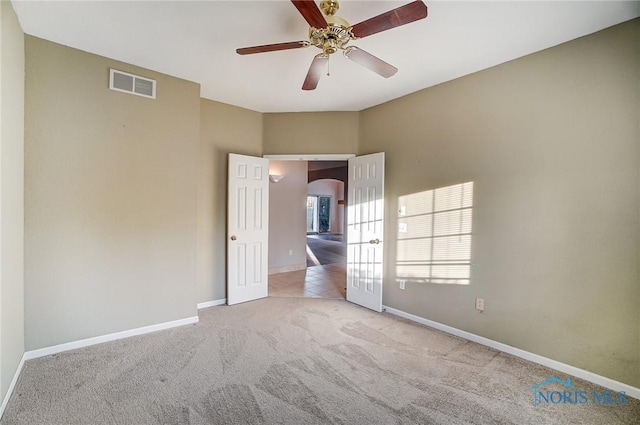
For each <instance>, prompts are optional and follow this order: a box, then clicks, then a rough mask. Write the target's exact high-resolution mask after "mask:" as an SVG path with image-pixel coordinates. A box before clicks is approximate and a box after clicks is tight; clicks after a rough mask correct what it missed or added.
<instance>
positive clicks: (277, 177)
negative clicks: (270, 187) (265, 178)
mask: <svg viewBox="0 0 640 425" xmlns="http://www.w3.org/2000/svg"><path fill="white" fill-rule="evenodd" d="M283 178H284V176H281V175H278V174H269V180H271V181H272V182H274V183H278V182H279V181H280V180H282V179H283Z"/></svg>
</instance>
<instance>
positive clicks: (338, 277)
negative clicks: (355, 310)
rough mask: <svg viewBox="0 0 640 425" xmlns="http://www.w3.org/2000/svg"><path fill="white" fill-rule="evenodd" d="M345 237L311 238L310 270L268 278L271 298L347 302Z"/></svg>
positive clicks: (309, 241) (309, 252)
mask: <svg viewBox="0 0 640 425" xmlns="http://www.w3.org/2000/svg"><path fill="white" fill-rule="evenodd" d="M343 239H344V238H343V236H342V235H308V236H307V269H306V270H298V271H293V272H287V273H278V274H272V275H270V276H269V296H271V297H309V298H333V299H344V298H345V297H346V282H347V275H346V265H347V247H346V244H345V243H344V242H343Z"/></svg>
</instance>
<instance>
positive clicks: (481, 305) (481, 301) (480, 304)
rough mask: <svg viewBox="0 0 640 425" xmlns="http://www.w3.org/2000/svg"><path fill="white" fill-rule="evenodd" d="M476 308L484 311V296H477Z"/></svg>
mask: <svg viewBox="0 0 640 425" xmlns="http://www.w3.org/2000/svg"><path fill="white" fill-rule="evenodd" d="M476 310H478V311H484V298H476Z"/></svg>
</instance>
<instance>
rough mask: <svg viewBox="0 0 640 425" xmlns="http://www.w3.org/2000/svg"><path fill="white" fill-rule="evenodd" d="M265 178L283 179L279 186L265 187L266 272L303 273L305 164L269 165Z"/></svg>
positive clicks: (305, 259)
mask: <svg viewBox="0 0 640 425" xmlns="http://www.w3.org/2000/svg"><path fill="white" fill-rule="evenodd" d="M269 174H278V175H282V176H284V178H283V179H282V180H280V182H279V183H273V182H271V183H269V272H270V273H274V272H283V271H287V270H300V269H304V268H306V264H307V254H306V246H307V222H306V211H307V209H306V208H307V203H306V200H307V161H271V162H270V165H269ZM290 250H291V255H289V251H290Z"/></svg>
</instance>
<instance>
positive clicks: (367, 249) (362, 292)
mask: <svg viewBox="0 0 640 425" xmlns="http://www.w3.org/2000/svg"><path fill="white" fill-rule="evenodd" d="M348 202H349V206H348V209H347V301H351V302H352V303H355V304H359V305H361V306H363V307H367V308H370V309H371V310H375V311H378V312H380V311H382V276H383V274H382V271H383V270H382V259H383V256H382V250H383V245H384V244H383V237H384V152H383V153H374V154H371V155H365V156H359V157H356V158H351V159H349V198H348Z"/></svg>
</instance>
